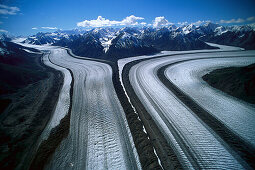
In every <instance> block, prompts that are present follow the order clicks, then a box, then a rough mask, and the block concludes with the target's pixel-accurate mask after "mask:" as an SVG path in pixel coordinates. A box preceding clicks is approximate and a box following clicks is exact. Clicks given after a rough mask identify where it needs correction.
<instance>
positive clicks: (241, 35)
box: [202, 31, 255, 50]
mask: <svg viewBox="0 0 255 170" xmlns="http://www.w3.org/2000/svg"><path fill="white" fill-rule="evenodd" d="M202 40H205V41H208V42H212V43H216V44H222V45H230V46H238V47H242V48H245V49H246V50H253V49H255V32H254V31H245V32H239V31H237V32H236V31H227V32H225V33H223V34H220V35H208V36H205V37H203V38H202Z"/></svg>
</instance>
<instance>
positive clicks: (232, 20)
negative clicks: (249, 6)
mask: <svg viewBox="0 0 255 170" xmlns="http://www.w3.org/2000/svg"><path fill="white" fill-rule="evenodd" d="M251 21H255V16H251V17H248V18H246V19H243V18H238V19H231V20H220V23H222V24H240V23H244V22H251Z"/></svg>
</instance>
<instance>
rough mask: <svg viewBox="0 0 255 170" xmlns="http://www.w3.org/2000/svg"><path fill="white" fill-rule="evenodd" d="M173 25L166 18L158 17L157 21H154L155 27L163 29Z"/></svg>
mask: <svg viewBox="0 0 255 170" xmlns="http://www.w3.org/2000/svg"><path fill="white" fill-rule="evenodd" d="M170 24H173V23H170V22H168V20H167V19H165V17H163V16H161V17H156V18H155V20H154V21H153V27H162V26H167V25H170Z"/></svg>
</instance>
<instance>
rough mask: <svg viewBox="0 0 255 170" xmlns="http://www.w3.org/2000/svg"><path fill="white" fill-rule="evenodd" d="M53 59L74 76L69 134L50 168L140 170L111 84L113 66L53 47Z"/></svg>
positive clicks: (56, 153) (121, 110)
mask: <svg viewBox="0 0 255 170" xmlns="http://www.w3.org/2000/svg"><path fill="white" fill-rule="evenodd" d="M49 58H50V60H51V61H52V62H53V63H54V64H57V65H61V66H63V67H66V68H69V69H70V70H71V71H72V72H73V75H74V91H73V105H72V106H73V107H72V111H71V120H70V121H71V122H70V123H71V125H70V126H71V127H70V133H69V136H68V137H67V138H66V139H64V140H63V141H62V143H61V145H60V147H59V148H58V149H57V150H56V152H55V153H54V156H53V159H52V161H51V162H50V164H49V165H48V167H47V168H48V169H58V168H60V169H84V168H85V169H140V163H139V161H138V157H137V153H136V150H135V148H134V144H133V141H131V140H130V136H129V134H130V132H129V129H128V125H127V121H126V118H125V113H124V111H123V109H122V107H121V105H120V103H119V101H118V98H117V95H116V93H115V90H114V87H113V83H112V70H111V67H110V66H109V65H107V64H104V63H99V62H94V61H88V60H81V59H77V58H73V57H71V56H70V55H69V54H67V51H66V50H64V49H54V50H51V55H50V57H49Z"/></svg>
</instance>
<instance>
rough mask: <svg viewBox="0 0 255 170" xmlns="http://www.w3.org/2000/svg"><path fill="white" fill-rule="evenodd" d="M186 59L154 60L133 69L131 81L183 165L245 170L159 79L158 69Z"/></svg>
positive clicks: (130, 76)
mask: <svg viewBox="0 0 255 170" xmlns="http://www.w3.org/2000/svg"><path fill="white" fill-rule="evenodd" d="M186 56H188V55H186ZM196 56H197V57H200V55H198V54H196V55H191V56H190V58H194V57H196ZM183 58H187V57H185V55H183V56H179V57H164V58H161V59H151V60H147V61H143V62H141V63H139V64H137V65H135V66H133V67H132V68H131V70H130V74H129V79H130V82H131V85H132V87H133V88H134V90H135V93H136V94H137V96H138V97H139V99H140V101H141V102H142V103H143V105H144V106H145V107H146V110H147V111H148V112H149V113H150V115H151V116H152V118H153V119H154V121H155V122H156V124H157V125H158V127H159V128H160V129H161V131H162V133H163V134H164V136H165V138H166V140H167V141H168V142H169V143H171V144H172V145H173V146H174V147H175V150H176V151H177V155H178V157H180V158H181V163H182V164H183V165H185V166H186V167H192V166H191V164H192V162H193V161H194V160H193V159H195V160H196V163H197V164H198V165H197V166H198V167H197V166H196V165H194V167H193V168H195V169H196V168H202V169H215V168H216V169H222V168H223V169H224V168H234V169H235V168H237V169H243V167H242V165H240V164H239V162H238V161H237V160H236V159H235V157H234V156H233V155H232V153H231V152H229V151H228V150H227V149H226V148H225V146H224V145H222V143H221V142H219V141H218V137H216V136H215V134H214V133H213V132H212V131H210V130H208V129H207V127H206V126H205V125H204V124H203V123H201V122H200V121H199V120H198V119H197V118H196V117H195V116H194V113H192V112H191V111H190V110H189V109H187V108H186V107H185V106H184V105H183V104H182V103H181V102H180V101H179V100H178V99H176V97H175V95H174V94H172V92H171V91H169V90H168V89H167V88H166V87H165V86H164V85H163V84H162V83H161V82H160V81H159V80H158V79H157V77H156V70H157V69H158V68H159V67H161V66H162V65H163V64H164V65H165V64H167V63H170V62H173V61H176V60H182V59H183ZM151 100H152V101H153V102H151ZM173 129H174V130H173ZM173 131H176V133H177V134H176V133H173ZM174 139H175V140H176V142H174ZM181 143H184V144H185V146H187V148H188V150H191V154H188V153H187V148H185V147H183V145H180V144H181ZM217 153H220V154H217Z"/></svg>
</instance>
